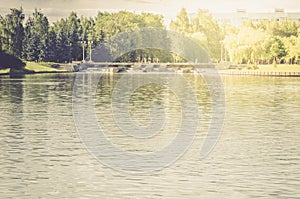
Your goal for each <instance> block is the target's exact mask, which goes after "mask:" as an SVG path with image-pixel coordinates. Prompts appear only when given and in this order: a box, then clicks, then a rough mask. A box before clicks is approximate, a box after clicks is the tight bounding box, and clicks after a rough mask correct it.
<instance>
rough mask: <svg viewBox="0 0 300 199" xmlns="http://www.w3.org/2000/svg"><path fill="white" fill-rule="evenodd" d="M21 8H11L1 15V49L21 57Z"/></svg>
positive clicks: (22, 31) (22, 19)
mask: <svg viewBox="0 0 300 199" xmlns="http://www.w3.org/2000/svg"><path fill="white" fill-rule="evenodd" d="M23 21H24V14H23V9H22V8H20V9H16V8H13V9H11V10H10V13H9V14H7V15H6V16H5V18H2V17H1V33H2V34H1V40H2V42H1V45H2V49H3V50H5V51H6V52H8V53H9V54H12V55H14V56H16V57H21V54H22V41H23V37H24V28H23Z"/></svg>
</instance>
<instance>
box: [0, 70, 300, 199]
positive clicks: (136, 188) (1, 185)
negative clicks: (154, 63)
mask: <svg viewBox="0 0 300 199" xmlns="http://www.w3.org/2000/svg"><path fill="white" fill-rule="evenodd" d="M126 75H127V76H128V77H134V78H141V79H143V77H142V75H138V74H135V75H128V74H126ZM123 76H124V75H104V76H102V77H101V80H100V81H99V83H98V85H97V91H96V94H95V101H94V102H95V112H96V116H97V120H98V122H99V124H100V126H101V128H102V129H103V131H104V132H105V133H106V137H107V139H109V140H110V141H111V142H112V143H113V144H114V145H115V146H116V147H118V148H122V149H123V150H124V151H130V152H134V153H138V154H145V153H149V152H153V151H159V150H161V149H163V148H164V146H166V145H168V144H169V143H170V142H172V140H174V137H176V132H177V130H178V129H179V128H180V123H181V121H182V120H183V119H182V115H181V113H182V110H181V109H180V108H181V104H180V102H178V97H177V96H176V95H175V94H174V93H172V91H170V90H169V89H168V88H166V87H163V86H160V85H158V84H148V85H145V86H142V87H139V88H137V89H135V90H134V92H133V93H132V94H131V95H130V100H129V109H130V110H129V112H130V113H129V115H130V116H131V119H132V121H133V122H135V123H137V124H139V125H141V126H143V125H144V126H146V125H147V123H148V122H149V120H151V114H149V111H150V110H151V107H153V106H159V107H164V111H165V113H166V115H165V118H164V119H165V122H164V126H163V128H162V129H161V133H160V134H157V135H153V136H152V137H149V138H134V137H133V138H132V136H130V135H128V134H125V133H124V132H122V131H120V128H118V125H116V120H115V117H114V116H113V108H114V107H113V106H112V100H111V99H112V95H113V89H114V88H115V87H116V85H117V84H116V83H117V82H118V81H119V80H120V79H121V78H122V77H123ZM184 78H186V79H187V81H188V82H189V83H190V85H191V88H192V89H193V93H194V95H195V96H196V98H197V104H198V113H199V119H198V120H199V121H198V122H199V124H198V126H197V132H196V135H195V138H194V139H193V140H192V143H191V145H190V146H189V147H188V149H187V150H186V152H185V153H184V154H183V155H182V156H180V157H179V159H178V160H177V161H175V162H174V163H172V164H169V165H168V166H165V167H164V168H160V169H157V170H156V171H152V172H149V173H148V172H146V173H134V174H131V173H127V172H126V171H122V169H120V168H115V167H113V166H110V165H109V164H105V163H103V162H102V161H99V160H98V159H97V158H95V155H94V154H91V153H90V152H89V151H88V150H87V147H86V145H85V144H84V143H83V141H82V139H81V137H80V134H79V133H78V132H77V130H76V126H78V124H75V123H76V122H78V121H76V118H75V119H74V117H73V112H74V110H73V106H72V102H74V101H72V100H73V99H74V98H73V85H74V82H75V75H74V74H51V75H49V74H43V75H28V76H25V77H24V78H20V79H10V78H8V77H1V78H0V111H1V115H0V132H1V133H0V146H1V147H0V197H1V198H258V197H259V198H300V189H299V187H300V147H299V146H300V123H299V119H300V79H299V78H271V77H252V76H222V82H223V85H224V92H225V108H226V114H225V116H224V124H223V130H222V133H221V136H220V137H219V140H218V142H217V144H216V145H215V147H214V149H213V151H212V152H211V153H210V154H209V155H208V156H206V157H205V158H200V150H201V146H202V144H203V141H204V139H205V136H206V134H207V132H208V128H209V125H210V123H211V121H212V120H211V113H212V106H211V105H212V102H211V97H210V95H211V94H210V92H209V89H208V87H207V86H206V84H205V81H204V79H203V78H202V77H201V76H196V75H184ZM175 84H176V82H175ZM176 86H177V88H178V89H179V90H180V89H181V90H182V92H184V91H185V90H186V88H185V87H184V86H183V85H182V84H180V83H178V85H177V84H176ZM87 113H88V110H87ZM82 114H85V113H84V111H83V113H82ZM82 120H83V122H82V124H84V119H82ZM132 121H131V122H132ZM125 125H126V124H125ZM191 125H193V124H191ZM124 128H127V127H124ZM128 128H129V127H128ZM191 128H192V127H191ZM108 152H109V151H108ZM107 156H108V157H109V158H110V159H112V160H113V159H119V158H120V157H118V156H117V155H116V154H114V153H111V154H109V153H108V154H107ZM137 164H139V165H141V166H142V167H143V166H145V167H147V164H148V163H147V162H138V163H137ZM143 164H144V165H143ZM121 166H122V165H121Z"/></svg>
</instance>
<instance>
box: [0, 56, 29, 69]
mask: <svg viewBox="0 0 300 199" xmlns="http://www.w3.org/2000/svg"><path fill="white" fill-rule="evenodd" d="M25 65H26V64H25V63H24V62H23V61H22V60H21V59H19V58H17V57H15V56H13V55H10V54H7V53H6V52H3V51H0V69H5V68H10V69H11V68H14V69H17V70H18V69H23V68H24V67H25Z"/></svg>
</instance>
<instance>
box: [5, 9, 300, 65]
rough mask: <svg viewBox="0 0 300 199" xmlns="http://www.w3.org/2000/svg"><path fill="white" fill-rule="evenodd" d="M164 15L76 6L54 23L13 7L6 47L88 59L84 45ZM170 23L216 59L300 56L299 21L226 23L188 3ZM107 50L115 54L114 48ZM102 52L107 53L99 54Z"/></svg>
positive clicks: (145, 57)
mask: <svg viewBox="0 0 300 199" xmlns="http://www.w3.org/2000/svg"><path fill="white" fill-rule="evenodd" d="M163 20H164V19H163V16H161V15H157V14H151V13H142V14H135V13H132V12H127V11H120V12H117V13H108V12H99V13H98V15H97V16H96V17H94V18H86V17H80V18H79V17H78V16H77V14H76V13H75V12H71V13H70V15H69V16H68V17H67V18H62V19H60V20H59V21H57V22H55V23H53V24H50V23H49V21H48V18H47V16H45V15H44V14H43V13H41V12H40V11H38V10H35V11H34V13H33V14H32V15H31V16H29V17H28V18H27V20H26V21H25V15H24V14H23V10H22V8H21V9H11V12H10V13H9V14H7V15H6V16H4V17H2V16H0V50H2V51H5V52H6V53H8V54H11V55H14V56H16V57H18V58H22V59H24V60H28V61H48V62H69V61H71V60H82V47H83V46H84V47H85V51H86V50H87V49H90V48H95V47H96V46H98V47H99V46H105V42H106V41H107V40H109V39H110V38H112V37H113V36H115V35H118V34H119V33H123V32H125V31H129V30H140V29H141V28H146V27H152V28H160V29H165V27H164V25H163ZM170 28H171V30H174V31H176V32H180V33H182V34H184V35H186V36H188V37H189V38H192V39H193V40H194V41H196V42H197V43H199V44H200V45H201V46H202V47H203V48H204V49H205V50H206V51H207V52H208V54H209V55H210V56H211V58H212V59H213V60H214V61H224V60H225V61H231V62H235V63H253V64H258V63H261V64H263V63H290V64H294V63H299V62H300V23H299V22H294V21H289V20H281V21H276V20H274V21H269V20H262V21H260V22H256V23H254V22H251V21H247V22H244V23H243V25H242V26H240V27H233V26H230V25H228V24H225V23H223V24H221V25H220V24H218V23H217V22H216V21H215V20H214V19H213V18H212V16H211V14H210V13H208V12H206V11H203V10H199V11H198V13H197V14H196V15H194V17H191V16H189V15H188V13H187V11H186V10H185V9H184V8H183V9H182V10H181V11H180V12H179V14H178V15H177V17H176V19H175V20H173V21H171V24H170ZM139 37H148V36H147V35H146V34H144V33H143V35H140V36H138V35H137V36H136V39H135V38H133V39H131V40H127V39H126V38H122V39H123V40H122V42H119V44H120V45H122V44H123V47H124V46H127V47H128V46H130V45H135V46H139V45H138V44H137V42H140V41H139V39H138V38H139ZM148 38H149V41H151V42H152V43H155V42H156V43H157V42H161V43H164V45H171V44H170V42H171V41H168V38H167V36H166V35H165V33H162V34H156V37H155V38H153V35H149V37H148ZM162 46H163V45H162ZM182 47H183V46H182ZM185 47H186V46H185ZM185 47H184V48H185ZM165 49H168V48H165ZM102 50H103V49H102ZM106 50H107V55H109V53H110V52H109V51H111V50H112V49H106ZM85 53H87V52H85ZM104 55H106V54H105V53H104ZM101 56H103V54H102V55H99V57H101ZM108 57H109V56H108ZM102 60H105V58H103V59H102ZM117 60H118V61H131V62H137V61H139V62H140V61H150V62H155V61H161V62H172V61H183V59H181V58H179V57H178V56H175V55H174V54H172V53H169V52H163V51H162V50H161V49H160V50H151V49H138V50H135V51H133V52H129V53H126V54H125V55H123V56H122V57H120V58H118V59H117Z"/></svg>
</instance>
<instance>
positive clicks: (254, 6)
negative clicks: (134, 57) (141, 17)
mask: <svg viewBox="0 0 300 199" xmlns="http://www.w3.org/2000/svg"><path fill="white" fill-rule="evenodd" d="M299 1H300V0H285V1H284V0H1V3H0V14H1V15H2V16H3V15H5V14H7V13H8V12H9V9H10V8H18V7H20V6H22V7H23V9H24V12H25V14H26V15H29V14H32V12H33V11H34V9H35V8H37V9H40V11H41V12H43V13H44V14H45V15H46V16H47V17H48V19H49V21H50V22H54V21H56V20H57V19H59V18H61V17H66V16H68V14H69V13H70V12H71V11H75V12H76V13H77V14H78V15H79V16H81V15H84V16H87V17H90V16H91V17H93V16H96V14H97V12H98V11H99V10H101V11H108V12H116V11H119V10H127V11H133V12H136V13H140V12H152V13H156V14H162V15H164V17H165V19H166V24H167V23H169V21H170V20H171V19H172V18H175V16H176V15H177V13H178V12H179V11H180V9H181V8H183V7H184V8H186V9H187V11H188V12H189V13H195V12H197V10H198V9H207V10H209V11H210V12H212V13H216V12H235V11H236V10H237V9H245V10H246V11H247V12H273V11H274V9H275V8H283V9H284V10H285V11H286V12H300V2H299Z"/></svg>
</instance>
